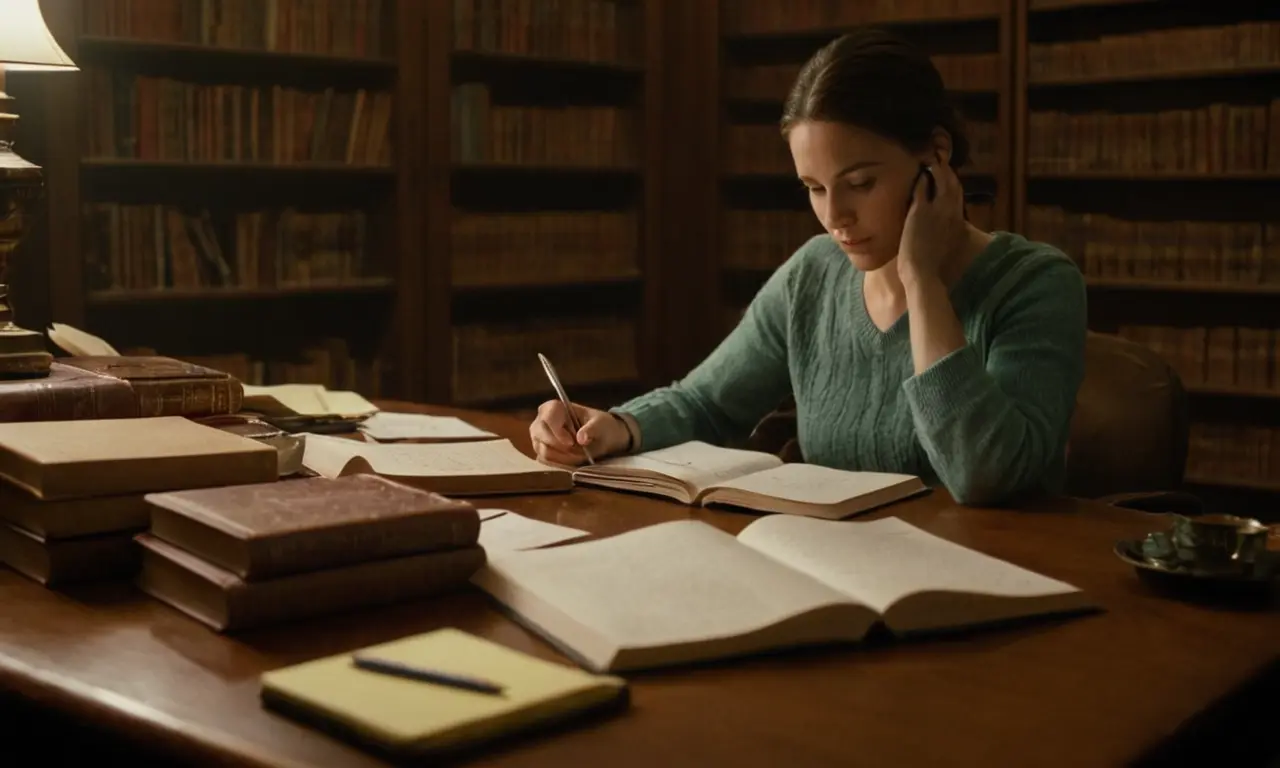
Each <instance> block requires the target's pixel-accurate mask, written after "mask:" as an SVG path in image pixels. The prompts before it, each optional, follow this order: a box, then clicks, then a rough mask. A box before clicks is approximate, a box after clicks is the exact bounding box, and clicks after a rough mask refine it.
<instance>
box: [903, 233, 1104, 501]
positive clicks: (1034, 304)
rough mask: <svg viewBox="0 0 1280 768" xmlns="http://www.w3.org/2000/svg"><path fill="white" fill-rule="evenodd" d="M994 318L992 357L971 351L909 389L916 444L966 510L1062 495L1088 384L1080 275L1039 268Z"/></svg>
mask: <svg viewBox="0 0 1280 768" xmlns="http://www.w3.org/2000/svg"><path fill="white" fill-rule="evenodd" d="M1019 271H1020V273H1022V274H1020V275H1019V276H1018V278H1019V281H1018V283H1017V284H1016V285H1015V286H1014V287H1013V288H1012V289H1011V290H1010V291H1009V292H1008V294H1007V297H1006V299H1005V301H1004V302H1003V303H1002V304H1001V306H1000V309H999V310H998V311H997V312H996V313H995V315H994V316H993V318H992V324H991V330H990V333H989V335H988V338H987V342H986V354H985V355H983V354H981V353H980V350H979V349H976V348H975V347H974V346H973V342H972V340H971V341H970V344H968V345H966V346H964V347H962V348H960V349H958V350H956V351H955V352H952V353H951V354H950V355H947V356H946V357H944V358H942V359H941V360H939V361H937V362H936V363H934V365H932V366H931V367H930V368H929V369H928V370H925V371H923V372H922V373H920V374H918V375H916V376H912V377H910V378H908V379H907V380H906V381H905V382H903V388H904V392H905V394H906V397H907V401H908V403H909V404H910V408H911V415H912V418H913V420H914V422H915V428H916V435H917V437H918V438H919V440H920V443H921V445H922V446H923V447H924V450H925V452H926V453H927V454H928V456H929V460H930V463H931V464H932V465H933V468H934V469H935V471H936V472H937V473H938V477H939V479H940V480H941V481H942V483H943V484H944V485H946V487H947V489H948V490H949V491H950V492H951V494H952V496H954V497H955V499H956V500H957V501H958V502H960V503H961V504H974V505H982V504H999V503H1002V502H1005V501H1009V500H1011V499H1012V498H1013V497H1015V496H1017V495H1020V494H1022V493H1024V492H1036V491H1048V492H1057V491H1059V490H1060V488H1059V486H1060V484H1061V482H1062V479H1063V476H1064V473H1065V467H1064V460H1063V456H1064V453H1065V447H1066V441H1067V436H1068V432H1069V429H1070V422H1071V417H1072V414H1073V413H1074V410H1075V401H1076V394H1077V392H1078V390H1079V387H1080V382H1081V380H1082V379H1083V377H1084V344H1085V333H1086V322H1087V320H1086V308H1087V300H1086V296H1085V286H1084V279H1083V277H1082V276H1081V274H1080V271H1079V269H1077V267H1076V266H1075V265H1074V264H1072V263H1071V262H1070V260H1068V259H1066V258H1065V257H1062V256H1061V255H1059V256H1058V257H1057V258H1048V259H1035V264H1034V265H1033V266H1028V267H1026V268H1025V269H1024V270H1019Z"/></svg>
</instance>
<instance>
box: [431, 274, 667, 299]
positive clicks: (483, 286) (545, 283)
mask: <svg viewBox="0 0 1280 768" xmlns="http://www.w3.org/2000/svg"><path fill="white" fill-rule="evenodd" d="M495 277H497V280H495V281H492V282H479V281H476V282H468V281H462V280H455V281H454V282H453V292H454V295H455V296H468V297H470V296H486V297H491V296H499V295H511V294H520V293H535V292H543V291H547V290H575V289H592V288H607V287H614V286H626V287H634V286H638V285H640V283H641V280H642V279H643V275H642V274H641V272H640V271H639V270H635V271H633V272H631V273H628V274H617V275H601V276H598V277H591V276H586V277H563V276H558V275H555V274H544V275H538V276H535V277H532V279H522V280H521V281H520V282H511V281H509V280H508V279H507V278H505V277H504V276H503V275H501V274H496V273H495Z"/></svg>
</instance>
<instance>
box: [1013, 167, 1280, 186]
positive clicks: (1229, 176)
mask: <svg viewBox="0 0 1280 768" xmlns="http://www.w3.org/2000/svg"><path fill="white" fill-rule="evenodd" d="M1027 178H1028V179H1029V180H1031V181H1081V182H1096V181H1128V182H1196V183H1204V184H1217V183H1221V182H1224V181H1249V182H1258V181H1265V182H1275V181H1280V170H1273V171H1219V172H1214V173H1206V172H1199V171H1053V172H1048V171H1033V172H1030V173H1028V174H1027Z"/></svg>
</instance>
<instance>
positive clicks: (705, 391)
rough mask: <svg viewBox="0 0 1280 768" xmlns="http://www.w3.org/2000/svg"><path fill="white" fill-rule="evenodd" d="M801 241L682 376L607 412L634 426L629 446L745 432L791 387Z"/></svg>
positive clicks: (732, 437)
mask: <svg viewBox="0 0 1280 768" xmlns="http://www.w3.org/2000/svg"><path fill="white" fill-rule="evenodd" d="M812 243H813V241H810V243H809V244H806V245H805V246H802V247H801V248H800V249H799V250H798V251H796V253H795V254H793V255H792V257H791V258H790V259H788V260H787V262H786V263H785V264H783V265H782V266H781V267H779V268H778V269H777V270H775V271H774V273H773V274H772V275H771V276H770V277H769V279H768V281H767V282H766V283H765V285H764V287H762V288H761V289H760V291H759V292H758V293H757V294H756V296H755V298H754V299H752V301H751V304H750V305H749V306H748V307H747V311H746V313H745V314H744V315H743V318H742V321H741V322H739V323H738V325H737V327H735V328H734V329H733V331H732V332H731V333H730V334H729V335H728V336H727V337H726V338H725V339H724V341H722V342H721V343H720V345H719V346H718V347H716V349H715V350H714V351H713V352H712V353H711V354H710V355H709V356H708V357H707V358H706V359H705V360H703V361H702V362H701V363H699V364H698V366H697V367H695V368H694V369H693V370H692V371H691V372H690V373H689V374H688V375H687V376H685V377H684V378H683V379H681V380H679V381H676V382H673V383H672V384H671V385H670V386H666V387H661V388H658V389H655V390H653V391H651V392H647V393H645V394H643V395H641V396H639V397H637V398H635V399H633V400H630V401H628V402H626V403H624V404H622V405H621V406H618V407H617V408H614V409H612V410H613V411H614V412H617V413H623V414H627V415H629V416H631V417H632V418H633V419H634V420H635V423H636V425H637V426H638V427H639V432H640V434H639V436H638V438H639V439H638V442H639V443H640V444H639V445H637V446H634V448H633V450H646V451H650V450H656V449H658V448H665V447H667V446H669V445H675V444H678V443H682V442H686V441H689V440H701V441H703V442H707V443H711V444H713V445H725V444H728V443H731V442H735V441H738V440H741V439H743V438H745V437H747V436H748V435H749V434H750V433H751V430H752V429H753V428H754V427H755V425H756V424H757V423H759V421H760V419H762V418H764V417H765V416H766V415H767V414H768V413H769V412H770V411H772V410H773V409H774V408H776V407H777V406H778V405H779V404H780V403H781V402H782V400H783V398H785V397H786V396H787V394H788V393H789V392H790V391H791V381H790V374H789V369H788V364H787V324H788V322H789V317H790V314H791V301H792V291H793V289H794V284H795V280H796V274H797V272H798V271H799V270H800V269H801V268H802V265H803V263H804V260H805V254H806V249H808V248H809V247H810V246H811V245H812Z"/></svg>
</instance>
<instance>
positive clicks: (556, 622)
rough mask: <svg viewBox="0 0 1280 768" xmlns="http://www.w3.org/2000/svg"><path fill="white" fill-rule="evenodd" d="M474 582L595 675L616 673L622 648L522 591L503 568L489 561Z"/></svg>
mask: <svg viewBox="0 0 1280 768" xmlns="http://www.w3.org/2000/svg"><path fill="white" fill-rule="evenodd" d="M471 583H472V584H473V585H474V586H476V587H477V588H479V589H480V590H482V591H484V592H485V593H486V594H488V595H489V596H490V597H491V598H492V599H493V600H495V601H496V602H497V605H498V607H499V608H500V609H502V610H503V611H504V612H506V613H507V614H508V615H510V616H511V617H512V618H513V619H514V620H516V621H517V622H518V623H520V624H523V625H525V626H527V627H528V628H529V629H530V630H531V631H532V632H534V633H535V634H537V635H538V636H539V637H542V638H543V639H544V640H546V641H547V642H548V643H550V644H551V645H553V646H554V647H555V648H556V649H557V650H559V651H561V652H562V653H563V654H564V655H565V656H567V657H569V658H570V659H572V660H573V661H574V663H576V664H578V665H579V666H581V667H583V668H585V669H588V670H590V671H592V672H598V673H602V672H609V671H612V670H613V665H614V661H615V659H616V658H617V655H618V651H619V648H618V646H617V644H616V643H614V642H612V641H611V640H609V638H607V637H605V636H604V635H601V634H599V633H598V632H596V631H595V630H594V629H592V628H591V627H589V626H587V625H586V624H582V623H581V622H579V621H578V620H577V619H574V618H573V617H572V616H570V615H569V614H567V613H565V612H564V611H562V610H560V609H559V608H556V607H555V606H553V605H551V604H550V603H548V602H546V601H545V600H543V599H541V598H539V597H538V596H537V595H535V594H533V593H532V592H530V591H529V590H527V589H524V588H522V587H521V586H520V585H519V584H518V583H517V582H516V581H515V580H514V579H511V578H509V577H508V576H507V575H506V574H504V573H502V571H501V566H499V565H498V564H497V563H495V561H493V560H489V562H488V563H487V564H486V565H485V566H484V567H482V568H480V569H479V570H477V571H476V572H475V573H474V574H472V575H471Z"/></svg>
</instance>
